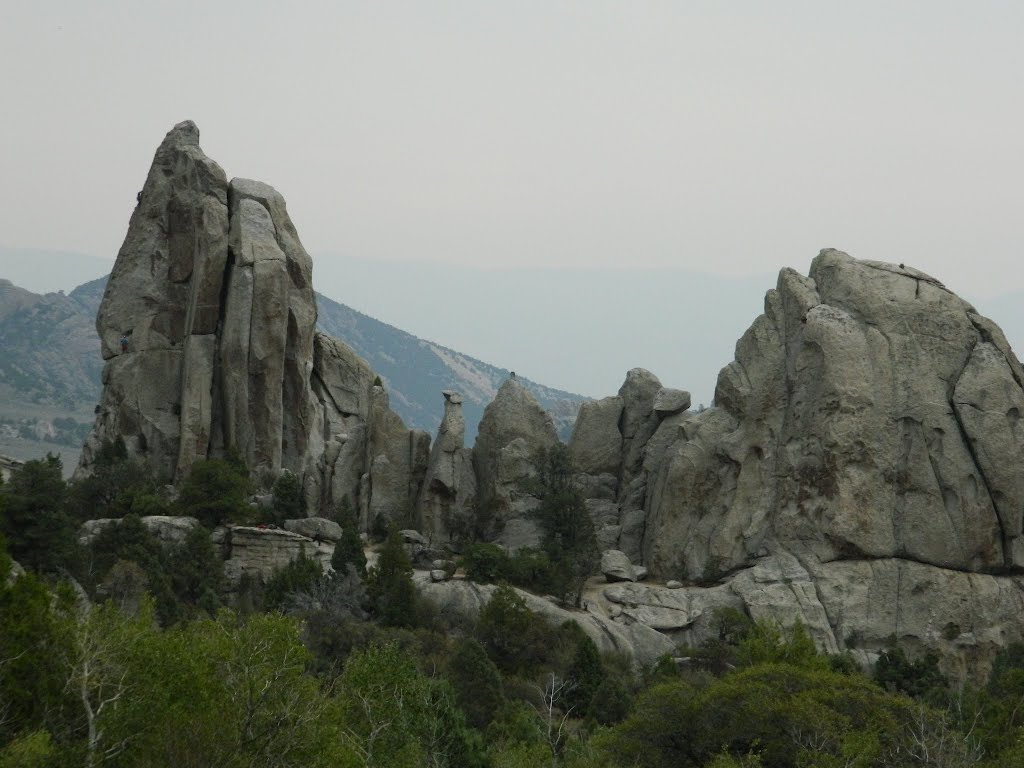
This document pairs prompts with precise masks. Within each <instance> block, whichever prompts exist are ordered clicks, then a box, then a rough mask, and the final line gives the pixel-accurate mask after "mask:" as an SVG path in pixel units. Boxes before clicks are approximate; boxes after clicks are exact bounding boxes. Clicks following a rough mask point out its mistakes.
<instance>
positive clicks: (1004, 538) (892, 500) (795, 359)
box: [644, 251, 1024, 577]
mask: <svg viewBox="0 0 1024 768" xmlns="http://www.w3.org/2000/svg"><path fill="white" fill-rule="evenodd" d="M765 309H766V311H765V314H764V315H762V316H761V317H760V318H758V319H757V320H756V321H755V323H754V325H753V326H752V327H751V329H750V330H749V331H748V332H747V334H746V335H745V336H744V337H743V339H741V340H740V342H739V343H738V344H737V356H736V361H735V362H734V363H732V364H730V365H729V366H727V367H726V368H725V369H724V370H723V371H722V374H721V375H720V377H719V382H718V389H717V395H716V400H717V403H718V404H719V405H720V406H721V407H720V409H715V410H711V411H707V412H705V413H703V414H700V415H698V416H695V417H693V418H692V419H691V420H689V421H687V422H685V423H684V424H683V425H682V430H681V433H680V434H678V435H677V437H676V439H675V440H674V441H673V442H671V444H670V445H667V447H666V448H665V450H664V452H663V455H662V456H661V458H660V459H655V458H654V457H652V455H651V453H650V452H649V453H648V457H647V462H648V467H649V469H654V470H655V471H654V472H649V474H648V477H649V479H650V480H653V483H652V488H651V493H650V494H649V498H648V507H647V508H648V517H647V524H646V538H645V544H644V555H645V560H646V562H647V563H648V564H649V565H650V566H651V567H653V568H654V569H655V570H658V571H662V572H673V571H674V572H678V571H679V570H680V569H682V570H684V571H685V572H686V574H687V575H689V576H691V577H697V576H700V575H706V573H705V572H706V571H708V570H709V569H710V570H711V571H728V570H732V569H735V568H736V567H740V566H742V565H745V564H747V563H749V562H750V560H751V559H752V558H753V557H755V556H757V555H758V554H759V553H760V552H763V551H767V550H769V549H773V548H778V547H780V546H781V547H784V548H786V549H787V550H789V551H793V552H795V553H798V554H801V555H805V556H813V557H814V558H816V559H817V560H819V561H822V562H827V561H832V560H837V559H847V560H848V559H862V558H884V557H901V558H906V559H908V560H915V561H918V562H922V563H927V564H931V565H935V566H940V567H943V568H950V569H955V570H963V571H974V572H979V571H995V572H998V571H1001V570H1004V569H1006V568H1017V567H1020V566H1022V565H1024V561H1022V560H1021V555H1022V554H1024V552H1022V551H1020V547H1021V544H1020V543H1019V542H1020V537H1021V533H1022V530H1021V523H1022V517H1024V495H1022V493H1021V484H1020V480H1019V472H1017V471H1015V469H1016V468H1018V467H1020V466H1022V463H1024V443H1022V438H1024V434H1022V433H1021V432H1020V431H1019V430H1017V428H1016V420H1017V416H1016V414H1018V413H1020V409H1021V406H1022V404H1024V402H1022V399H1021V398H1022V397H1024V391H1022V388H1021V383H1020V381H1018V380H1017V378H1016V377H1015V375H1014V372H1013V369H1014V367H1015V366H1017V365H1018V363H1017V361H1016V358H1015V357H1014V356H1013V353H1012V352H1011V351H1010V349H1009V347H1008V346H1006V345H1005V344H1003V345H1002V348H1000V347H998V346H996V344H995V343H992V342H991V341H989V338H994V337H992V334H991V331H990V330H986V325H985V323H984V322H983V321H981V320H980V319H979V318H978V317H977V315H976V313H975V312H974V310H973V308H972V307H971V306H970V305H968V304H967V303H966V302H964V301H963V300H961V299H959V298H958V297H956V296H955V295H953V294H952V293H950V292H949V291H947V290H946V289H945V288H944V287H942V286H941V284H939V283H938V282H937V281H935V280H934V279H933V278H930V277H928V276H927V275H924V274H922V273H920V272H917V271H915V270H910V269H904V268H899V267H893V266H890V265H884V264H878V263H873V262H858V261H855V260H853V259H851V258H850V257H849V256H847V255H845V254H842V253H839V252H837V251H824V252H822V254H821V255H819V256H818V258H817V259H815V261H814V263H813V265H812V267H811V272H810V277H809V278H804V277H800V276H799V275H797V274H796V273H794V272H791V271H789V270H784V271H783V273H782V274H781V275H780V278H779V284H778V287H777V289H776V290H774V291H770V292H769V294H768V296H767V298H766V300H765ZM995 456H999V457H1000V459H999V461H996V460H995V458H994V457H995ZM655 465H656V466H655Z"/></svg>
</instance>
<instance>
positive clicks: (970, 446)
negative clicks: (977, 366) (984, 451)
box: [946, 334, 1013, 568]
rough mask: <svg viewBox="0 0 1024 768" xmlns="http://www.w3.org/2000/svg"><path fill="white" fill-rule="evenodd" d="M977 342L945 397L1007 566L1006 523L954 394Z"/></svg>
mask: <svg viewBox="0 0 1024 768" xmlns="http://www.w3.org/2000/svg"><path fill="white" fill-rule="evenodd" d="M979 336H980V334H979ZM978 343H979V340H978V339H975V341H974V343H973V344H971V346H970V348H969V349H968V350H967V354H966V356H965V359H964V363H963V365H962V366H961V367H960V370H959V371H958V372H957V374H956V376H953V377H950V380H949V382H948V384H947V392H946V397H947V400H948V403H949V410H950V412H951V413H952V416H953V421H954V422H955V423H956V426H957V429H958V430H959V432H960V439H961V440H962V441H963V444H964V447H965V448H966V449H967V454H968V455H969V456H970V457H971V462H972V463H973V464H974V470H975V472H976V473H977V475H978V479H979V480H981V485H982V487H983V488H984V489H985V494H986V495H987V496H988V499H989V503H990V504H991V505H992V511H993V513H994V514H995V518H996V523H997V524H998V525H999V539H1000V546H1001V549H1002V552H1003V567H1004V568H1009V567H1011V566H1012V565H1013V556H1012V552H1011V549H1010V541H1009V536H1008V534H1007V531H1006V524H1005V523H1004V521H1003V516H1002V514H1001V513H1000V511H999V506H998V505H997V504H996V498H995V494H994V493H993V492H992V487H991V486H990V485H989V480H988V477H987V476H986V474H985V470H984V469H983V467H982V463H981V461H980V459H979V457H978V451H977V449H976V448H975V445H974V440H973V439H972V438H971V435H970V433H969V432H968V431H967V427H966V425H965V424H964V420H963V416H962V415H961V413H960V408H959V407H958V404H957V402H956V396H955V393H956V387H957V385H958V384H959V383H960V379H962V378H963V375H964V372H965V371H966V370H967V367H968V366H969V365H970V364H971V357H972V356H973V354H974V350H975V348H976V347H977V346H978Z"/></svg>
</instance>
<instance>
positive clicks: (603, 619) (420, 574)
mask: <svg viewBox="0 0 1024 768" xmlns="http://www.w3.org/2000/svg"><path fill="white" fill-rule="evenodd" d="M414 578H415V581H416V587H417V589H418V590H419V592H420V593H421V594H423V595H424V596H426V597H427V598H428V599H429V600H430V601H431V602H433V603H434V604H435V605H436V606H437V608H438V613H439V615H440V618H441V619H442V620H443V621H444V622H445V624H446V625H448V626H451V627H462V628H465V629H469V628H472V626H473V625H474V624H475V623H476V618H477V615H478V614H479V613H480V609H481V608H482V607H483V606H484V605H486V604H487V601H488V600H490V599H491V595H492V594H493V593H494V590H495V589H497V587H494V586H491V585H489V584H474V583H473V582H471V581H463V580H459V579H455V580H450V581H447V580H446V581H440V582H435V581H433V580H432V578H431V576H430V573H429V572H428V571H417V572H416V573H415V574H414ZM516 592H517V593H518V594H519V596H520V597H522V598H523V600H524V601H525V602H526V606H527V608H529V609H530V610H531V611H534V612H535V613H537V614H539V615H540V616H543V617H544V618H545V619H547V620H548V621H549V622H551V623H552V624H553V625H555V626H558V625H560V624H563V623H565V622H566V621H575V622H576V623H577V624H578V625H579V626H580V628H581V629H582V630H583V631H584V632H585V633H586V635H587V636H588V637H589V638H590V639H591V640H593V641H594V644H595V645H596V646H597V648H598V650H599V651H601V652H602V653H621V654H625V655H627V656H629V657H631V658H633V659H634V660H635V661H636V662H637V663H638V664H640V665H650V664H653V663H655V662H656V661H657V660H658V659H659V658H660V657H662V656H664V655H665V654H669V653H672V651H673V649H674V648H675V643H674V641H673V640H672V639H670V638H669V637H668V636H667V635H665V634H663V633H661V632H658V631H657V630H655V629H652V628H651V627H649V626H647V625H645V624H643V623H641V622H625V621H616V620H613V619H611V618H609V617H608V616H606V615H604V613H602V612H601V611H596V610H595V611H593V612H590V611H587V612H584V611H572V610H567V609H565V608H562V607H560V606H558V605H556V604H555V603H552V602H551V601H550V600H547V599H545V598H543V597H537V596H536V595H532V594H530V593H529V592H523V591H521V590H518V589H517V590H516Z"/></svg>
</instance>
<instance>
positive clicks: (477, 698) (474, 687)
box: [447, 637, 505, 730]
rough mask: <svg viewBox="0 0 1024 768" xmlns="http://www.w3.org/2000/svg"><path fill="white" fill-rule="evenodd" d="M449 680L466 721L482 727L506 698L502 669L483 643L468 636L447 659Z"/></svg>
mask: <svg viewBox="0 0 1024 768" xmlns="http://www.w3.org/2000/svg"><path fill="white" fill-rule="evenodd" d="M447 677H448V680H449V681H450V682H451V684H452V689H453V690H454V692H455V698H456V701H457V702H458V704H459V706H460V707H461V708H462V711H463V712H465V714H466V720H467V722H468V723H469V724H470V725H471V726H473V727H474V728H479V729H481V730H482V729H484V728H486V727H487V726H488V725H489V724H490V722H491V720H492V719H493V718H494V715H495V713H496V712H497V711H498V710H499V709H500V708H501V706H502V704H503V703H504V701H505V693H504V690H503V686H502V681H501V673H500V672H499V671H498V668H497V667H496V666H495V665H494V662H493V661H491V660H490V659H489V658H488V657H487V652H486V651H485V650H484V649H483V647H482V646H481V645H480V643H478V642H477V641H476V640H474V639H473V638H471V637H467V638H463V639H462V640H460V641H459V642H458V643H457V644H456V645H455V650H454V652H453V653H452V655H451V657H450V658H449V659H448V669H447Z"/></svg>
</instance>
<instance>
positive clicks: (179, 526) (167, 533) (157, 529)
mask: <svg viewBox="0 0 1024 768" xmlns="http://www.w3.org/2000/svg"><path fill="white" fill-rule="evenodd" d="M140 519H141V521H142V524H143V525H144V526H145V527H146V529H147V530H148V531H149V532H150V533H151V534H153V536H154V537H156V539H157V541H159V542H160V543H161V544H164V545H166V546H177V545H179V544H183V543H184V542H185V539H187V538H188V535H189V533H191V532H192V530H193V529H194V528H198V527H199V521H198V520H196V519H195V518H194V517H173V516H169V515H148V516H146V517H143V518H140ZM120 522H121V520H120V518H100V519H97V520H86V521H85V522H84V523H82V527H81V528H80V529H79V531H78V543H79V544H82V545H83V546H84V545H88V544H91V543H92V541H93V540H94V539H95V538H96V537H97V536H99V534H100V532H101V531H103V529H105V528H107V527H108V526H111V525H119V524H120Z"/></svg>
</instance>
